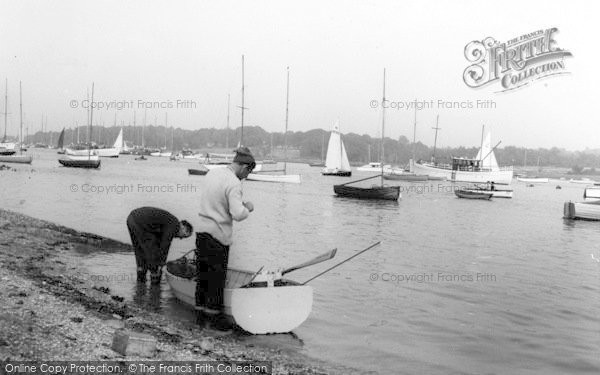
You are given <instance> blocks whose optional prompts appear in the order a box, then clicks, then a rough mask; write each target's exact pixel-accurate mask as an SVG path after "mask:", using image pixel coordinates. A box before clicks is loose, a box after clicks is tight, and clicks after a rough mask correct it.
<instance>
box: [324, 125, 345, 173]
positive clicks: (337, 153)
mask: <svg viewBox="0 0 600 375" xmlns="http://www.w3.org/2000/svg"><path fill="white" fill-rule="evenodd" d="M325 169H326V170H343V171H349V170H350V163H349V162H348V155H347V154H346V148H345V147H344V142H342V137H341V133H340V124H339V121H336V123H335V125H333V129H332V130H331V136H330V137H329V144H328V145H327V157H326V158H325Z"/></svg>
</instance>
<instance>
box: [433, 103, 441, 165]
mask: <svg viewBox="0 0 600 375" xmlns="http://www.w3.org/2000/svg"><path fill="white" fill-rule="evenodd" d="M439 122H440V115H437V118H436V120H435V128H431V129H435V139H434V141H433V156H432V158H431V159H433V160H432V162H433V163H434V164H435V148H436V146H437V133H438V130H441V128H440V127H439Z"/></svg>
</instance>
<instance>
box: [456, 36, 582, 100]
mask: <svg viewBox="0 0 600 375" xmlns="http://www.w3.org/2000/svg"><path fill="white" fill-rule="evenodd" d="M557 32H558V29H557V28H555V27H553V28H550V29H546V30H537V31H534V32H532V33H529V34H525V35H521V36H520V37H517V38H514V39H511V40H509V41H508V42H505V43H501V42H499V41H497V40H495V39H494V38H492V37H488V38H485V39H483V40H482V41H472V42H471V43H469V44H467V45H466V46H465V57H466V59H467V60H468V61H469V62H470V63H471V65H469V66H468V67H467V68H466V69H465V71H464V73H463V80H464V81H465V83H466V84H467V86H469V87H472V88H479V87H483V86H485V85H488V84H492V83H496V82H497V83H499V84H500V86H501V89H500V90H499V91H498V92H502V91H508V90H514V89H516V88H519V87H522V86H525V85H527V84H529V83H532V82H534V81H536V80H538V79H540V78H545V77H549V76H556V75H561V74H568V73H569V72H567V71H566V67H565V57H570V56H572V55H571V52H569V51H567V50H564V49H562V48H559V47H558V44H557V42H556V40H555V36H556V34H557Z"/></svg>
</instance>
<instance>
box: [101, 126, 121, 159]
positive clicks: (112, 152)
mask: <svg viewBox="0 0 600 375" xmlns="http://www.w3.org/2000/svg"><path fill="white" fill-rule="evenodd" d="M122 148H123V129H121V131H120V132H119V135H117V139H116V140H115V143H114V144H113V146H112V147H111V148H99V149H97V150H96V152H97V153H98V156H100V157H103V158H118V157H119V153H120V151H121V149H122Z"/></svg>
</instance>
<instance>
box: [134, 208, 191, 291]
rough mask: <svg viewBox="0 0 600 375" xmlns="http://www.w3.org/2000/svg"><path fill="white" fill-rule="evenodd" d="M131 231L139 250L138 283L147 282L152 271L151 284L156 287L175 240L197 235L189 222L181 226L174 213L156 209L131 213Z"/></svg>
mask: <svg viewBox="0 0 600 375" xmlns="http://www.w3.org/2000/svg"><path fill="white" fill-rule="evenodd" d="M127 229H128V230H129V235H130V236H131V243H132V245H133V247H134V249H135V263H136V265H137V281H139V282H146V273H147V272H148V271H150V281H151V283H152V284H154V285H156V284H159V283H160V278H161V276H162V267H163V266H164V265H165V262H166V260H167V255H168V254H169V247H171V241H172V240H173V238H174V237H178V238H187V237H189V236H191V235H192V232H193V228H192V226H191V225H190V223H188V222H187V221H185V220H183V221H181V222H180V221H179V219H177V218H176V217H175V216H173V215H172V214H171V213H169V212H167V211H165V210H162V209H160V208H155V207H140V208H136V209H135V210H133V211H131V213H130V214H129V216H128V217H127Z"/></svg>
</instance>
